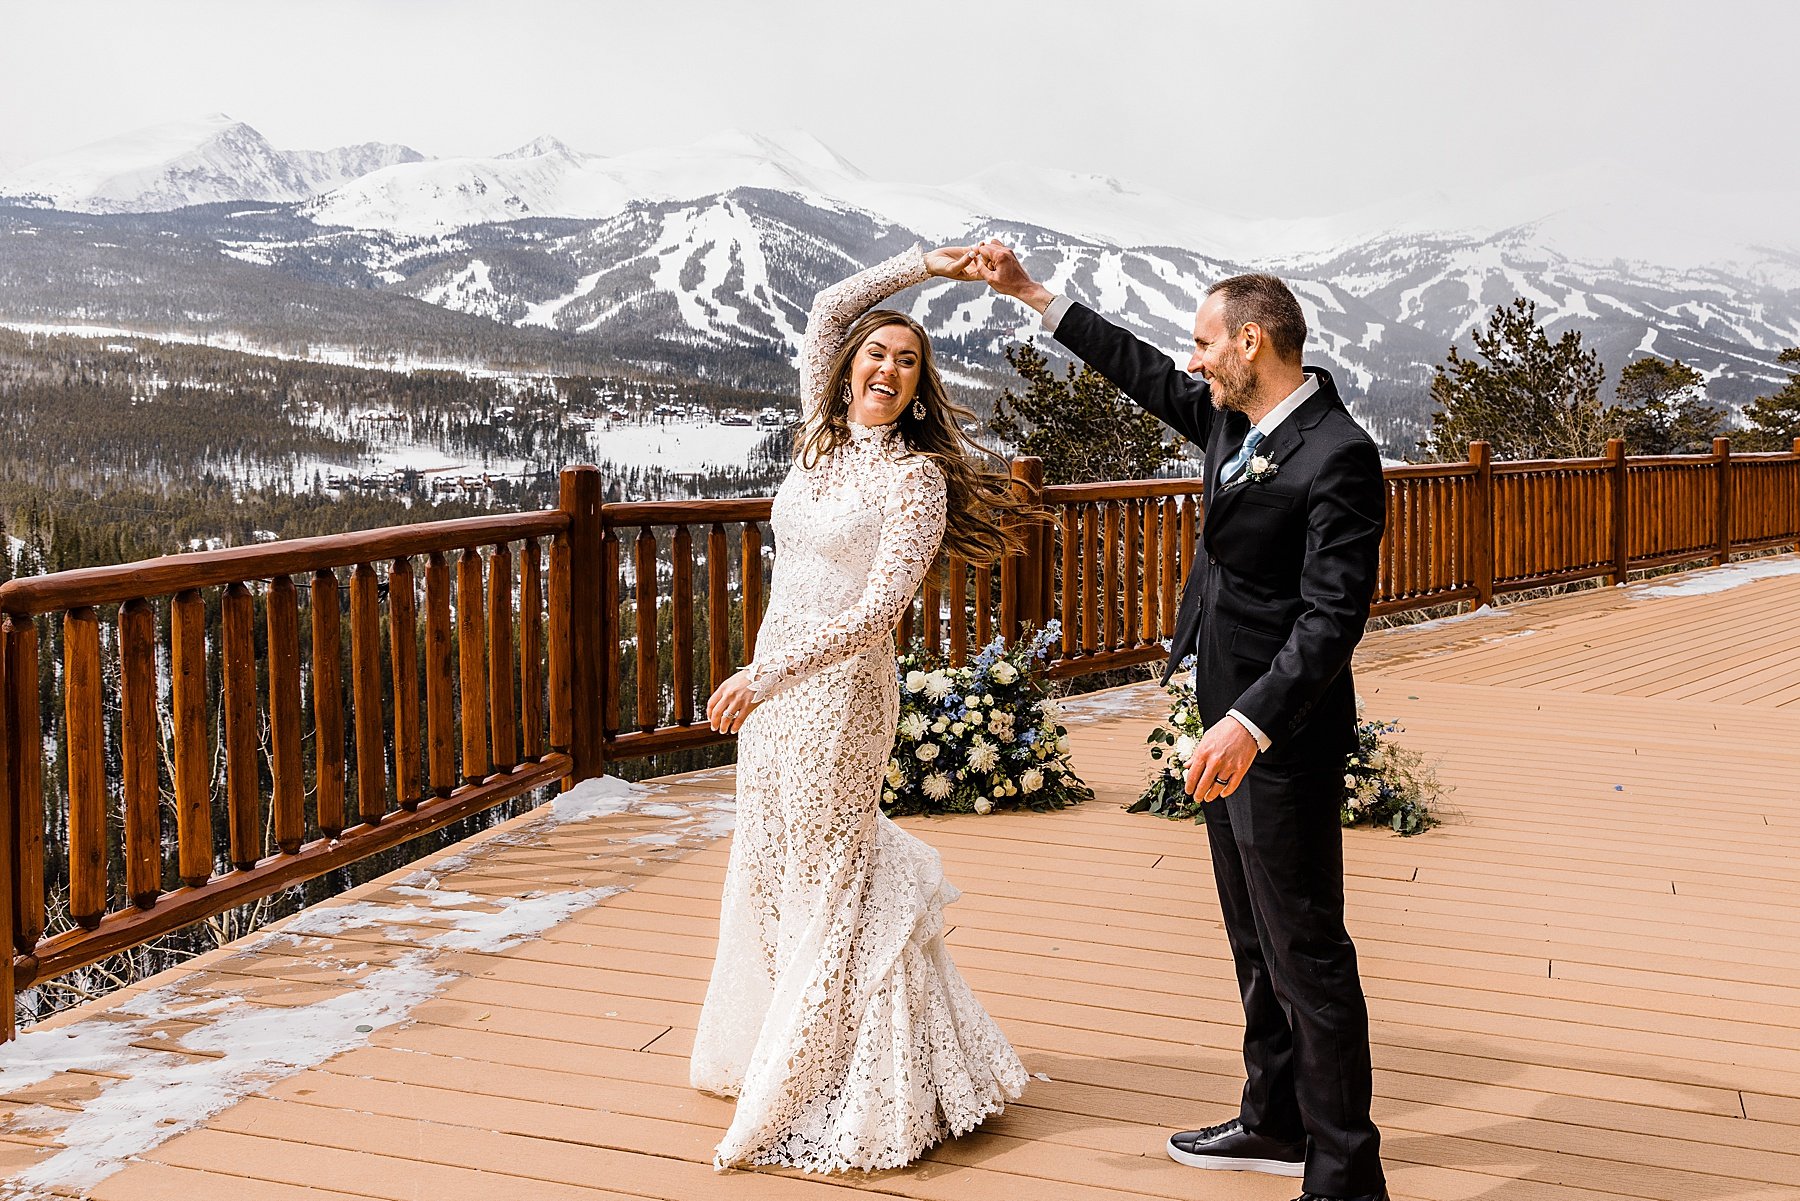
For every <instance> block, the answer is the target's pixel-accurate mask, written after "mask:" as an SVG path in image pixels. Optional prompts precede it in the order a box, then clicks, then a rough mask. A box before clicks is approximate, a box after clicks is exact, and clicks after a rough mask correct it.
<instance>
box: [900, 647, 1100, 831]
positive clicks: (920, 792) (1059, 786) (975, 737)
mask: <svg viewBox="0 0 1800 1201" xmlns="http://www.w3.org/2000/svg"><path fill="white" fill-rule="evenodd" d="M1061 636H1062V629H1061V626H1060V625H1059V624H1058V623H1057V622H1054V621H1053V622H1051V623H1050V624H1049V625H1048V626H1047V627H1045V628H1044V629H1043V630H1040V631H1039V632H1038V633H1037V634H1036V635H1035V636H1033V637H1032V638H1031V639H1029V640H1021V641H1020V642H1019V643H1018V644H1017V645H1015V646H1013V647H1011V648H1010V649H1009V648H1008V647H1007V646H1006V643H1005V640H1004V639H1000V638H996V639H994V641H992V642H990V643H988V645H987V646H985V647H983V648H982V649H981V653H980V654H978V655H976V656H975V658H974V659H972V660H971V661H970V662H969V663H968V664H966V665H965V666H962V667H951V666H949V665H948V664H947V663H946V662H945V661H944V659H943V658H942V657H941V656H939V655H937V654H934V653H931V652H928V651H926V650H924V649H923V648H922V647H921V646H919V645H918V644H916V643H915V644H914V645H913V646H912V647H911V648H909V649H908V650H907V652H906V653H905V654H904V655H901V656H900V657H899V658H898V659H897V660H896V666H897V667H898V669H899V672H900V728H899V730H898V732H897V734H896V737H895V739H894V754H893V757H892V758H891V759H889V760H888V766H887V779H886V781H885V783H884V786H883V788H882V791H881V807H882V809H883V811H885V812H886V813H888V814H889V815H890V816H894V817H898V816H900V815H902V814H907V813H991V812H993V811H994V810H995V809H1004V808H1023V809H1038V810H1044V809H1061V808H1063V807H1064V806H1066V805H1070V804H1073V803H1075V802H1077V801H1081V800H1085V799H1087V798H1089V797H1091V796H1093V795H1094V793H1093V790H1092V789H1090V788H1089V787H1088V786H1087V785H1086V784H1083V783H1082V782H1081V779H1080V777H1078V776H1076V774H1075V770H1074V768H1073V767H1072V766H1070V763H1069V738H1068V731H1067V730H1066V729H1064V728H1063V726H1062V725H1061V724H1060V723H1058V721H1057V709H1056V702H1055V701H1054V700H1053V699H1051V698H1050V696H1049V695H1048V694H1047V693H1046V690H1045V686H1044V663H1045V661H1046V660H1047V659H1048V657H1049V654H1050V647H1051V645H1052V644H1053V643H1055V642H1056V640H1057V639H1059V638H1060V637H1061Z"/></svg>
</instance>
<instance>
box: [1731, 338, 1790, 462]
mask: <svg viewBox="0 0 1800 1201" xmlns="http://www.w3.org/2000/svg"><path fill="white" fill-rule="evenodd" d="M1778 361H1779V362H1781V363H1784V364H1787V365H1788V366H1790V367H1794V368H1796V370H1793V371H1790V372H1789V373H1788V381H1787V383H1786V384H1783V385H1782V386H1781V388H1780V389H1779V390H1778V391H1776V392H1773V393H1771V394H1769V395H1768V396H1759V397H1757V398H1756V399H1755V400H1754V401H1752V402H1751V404H1750V407H1749V408H1747V409H1745V410H1744V424H1745V427H1746V428H1745V430H1744V435H1743V442H1744V444H1745V449H1747V450H1791V449H1793V446H1794V439H1795V438H1800V346H1790V347H1788V348H1787V349H1786V350H1784V351H1782V352H1781V357H1780V359H1779V360H1778Z"/></svg>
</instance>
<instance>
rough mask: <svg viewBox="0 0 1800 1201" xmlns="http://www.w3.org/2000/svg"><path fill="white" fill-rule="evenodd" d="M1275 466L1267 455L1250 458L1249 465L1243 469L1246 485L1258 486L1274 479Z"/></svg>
mask: <svg viewBox="0 0 1800 1201" xmlns="http://www.w3.org/2000/svg"><path fill="white" fill-rule="evenodd" d="M1275 469H1276V464H1275V463H1274V462H1273V461H1272V460H1270V458H1269V456H1267V455H1256V456H1254V457H1252V458H1251V460H1250V465H1249V466H1248V467H1246V468H1244V480H1245V482H1246V483H1251V484H1260V483H1263V482H1264V481H1265V480H1272V479H1274V478H1275Z"/></svg>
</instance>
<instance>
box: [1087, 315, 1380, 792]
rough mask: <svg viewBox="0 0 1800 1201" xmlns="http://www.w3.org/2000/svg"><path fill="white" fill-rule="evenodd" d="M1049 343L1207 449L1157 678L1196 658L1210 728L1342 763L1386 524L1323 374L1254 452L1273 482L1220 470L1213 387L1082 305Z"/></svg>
mask: <svg viewBox="0 0 1800 1201" xmlns="http://www.w3.org/2000/svg"><path fill="white" fill-rule="evenodd" d="M1055 337H1056V340H1057V341H1058V342H1060V343H1062V344H1063V345H1064V346H1066V347H1067V348H1068V349H1069V350H1071V351H1073V352H1074V353H1075V354H1076V355H1077V356H1079V357H1080V358H1081V359H1083V360H1084V361H1085V362H1087V363H1088V365H1089V366H1091V367H1093V368H1094V369H1095V370H1096V371H1098V372H1100V373H1101V374H1102V375H1104V376H1105V377H1106V378H1107V379H1109V380H1111V381H1112V382H1113V383H1114V384H1115V385H1116V386H1117V387H1118V388H1119V389H1120V390H1121V391H1123V392H1124V393H1125V394H1126V395H1127V396H1129V397H1131V399H1132V400H1134V401H1136V402H1137V403H1138V404H1140V405H1142V406H1143V407H1144V408H1145V409H1147V410H1149V411H1150V412H1151V413H1154V414H1155V415H1156V416H1157V417H1159V418H1161V419H1162V420H1163V421H1164V422H1165V423H1166V424H1168V425H1169V426H1171V427H1173V428H1174V429H1175V430H1176V431H1177V432H1179V433H1180V434H1181V435H1182V436H1183V437H1185V438H1187V439H1188V440H1189V441H1191V442H1193V443H1195V444H1196V445H1198V446H1203V447H1205V448H1206V478H1205V492H1204V500H1205V504H1206V515H1205V522H1204V524H1203V526H1202V528H1201V533H1200V545H1199V547H1198V548H1197V552H1198V553H1197V554H1196V555H1195V557H1194V568H1193V571H1192V573H1191V574H1190V575H1189V576H1188V582H1187V588H1186V590H1185V591H1184V592H1183V593H1182V597H1181V609H1180V612H1179V614H1178V615H1177V617H1176V621H1175V635H1174V639H1173V641H1172V642H1171V644H1170V655H1169V672H1168V674H1165V676H1164V682H1165V683H1166V682H1167V679H1168V675H1169V674H1173V673H1174V672H1175V670H1176V669H1177V668H1178V667H1179V666H1180V665H1181V662H1182V661H1183V660H1184V659H1186V658H1187V656H1188V655H1190V654H1191V655H1193V656H1194V689H1195V693H1196V698H1197V700H1198V702H1199V707H1200V715H1201V718H1202V719H1203V720H1204V721H1205V722H1206V724H1207V726H1208V727H1210V726H1212V725H1213V724H1214V723H1216V722H1218V721H1220V720H1221V719H1223V718H1224V717H1225V715H1226V713H1227V712H1229V711H1230V710H1232V709H1236V710H1237V711H1238V712H1240V713H1242V714H1243V715H1244V716H1246V717H1248V718H1249V719H1250V720H1251V721H1253V722H1255V723H1256V725H1257V726H1258V727H1259V728H1260V729H1261V730H1262V731H1263V733H1264V734H1266V735H1267V736H1268V737H1269V740H1270V742H1271V746H1270V749H1269V751H1268V752H1267V756H1266V757H1268V758H1271V759H1274V760H1276V761H1278V762H1279V761H1288V762H1293V761H1295V760H1300V761H1304V760H1306V759H1308V758H1313V757H1317V756H1320V755H1329V754H1335V753H1339V752H1342V753H1345V754H1348V753H1349V752H1350V751H1351V750H1353V749H1354V747H1355V744H1356V690H1355V686H1354V685H1353V683H1352V682H1351V678H1350V655H1351V652H1352V651H1353V650H1354V649H1355V648H1356V644H1357V642H1358V640H1360V639H1361V638H1362V635H1363V627H1364V625H1365V624H1366V622H1367V621H1368V617H1369V602H1370V598H1371V596H1372V595H1373V594H1374V590H1375V574H1376V564H1377V561H1378V554H1379V550H1380V546H1381V531H1382V526H1383V524H1384V522H1385V521H1386V511H1387V494H1386V486H1385V484H1384V483H1383V481H1382V475H1381V455H1380V454H1379V452H1377V450H1376V449H1375V443H1374V442H1373V440H1371V439H1370V437H1369V435H1368V434H1367V433H1365V432H1364V431H1363V428H1362V427H1361V426H1360V425H1358V424H1357V423H1356V421H1355V419H1354V418H1352V417H1351V416H1350V413H1349V410H1347V409H1346V408H1345V407H1344V404H1343V402H1342V401H1341V400H1340V399H1339V398H1338V393H1337V385H1336V384H1334V383H1333V382H1332V379H1331V375H1330V373H1328V372H1326V371H1324V370H1322V369H1321V368H1317V367H1308V368H1307V369H1306V370H1307V372H1308V373H1309V374H1312V375H1315V376H1317V377H1318V380H1319V389H1318V391H1317V392H1315V393H1314V394H1313V395H1312V396H1311V397H1309V398H1308V399H1307V400H1306V401H1305V402H1304V403H1302V404H1301V406H1300V407H1299V408H1298V409H1297V410H1295V411H1294V412H1293V413H1291V414H1290V415H1289V416H1288V418H1287V420H1286V421H1284V422H1282V424H1281V425H1280V426H1279V427H1278V428H1277V429H1276V430H1275V432H1274V433H1273V434H1271V435H1269V437H1268V438H1267V439H1266V440H1265V441H1264V442H1263V444H1262V446H1261V447H1260V448H1259V453H1260V454H1262V455H1264V456H1266V457H1267V458H1269V459H1270V460H1271V461H1272V462H1273V463H1274V464H1275V465H1276V471H1275V474H1274V475H1273V476H1272V477H1269V478H1266V479H1264V480H1262V481H1261V482H1252V481H1249V480H1248V479H1246V477H1245V475H1242V474H1240V475H1239V476H1238V477H1237V479H1236V481H1235V482H1233V483H1232V484H1231V485H1229V486H1227V487H1223V488H1222V487H1220V483H1219V471H1220V468H1221V467H1222V466H1223V465H1224V463H1225V462H1226V460H1228V459H1230V458H1231V457H1232V456H1233V455H1235V454H1236V453H1237V451H1238V448H1239V447H1241V446H1242V445H1243V442H1244V435H1245V434H1246V433H1248V432H1249V430H1250V421H1249V419H1248V418H1246V417H1245V416H1244V415H1243V414H1242V413H1238V412H1235V411H1220V410H1216V409H1214V408H1213V405H1212V389H1211V387H1210V386H1209V385H1207V384H1206V383H1205V382H1204V381H1202V380H1199V379H1196V378H1194V377H1193V376H1190V375H1188V374H1187V373H1186V372H1184V371H1181V370H1179V369H1178V368H1177V367H1176V366H1175V364H1174V363H1173V362H1171V361H1170V359H1169V357H1168V355H1166V354H1164V353H1163V352H1162V351H1160V350H1157V349H1156V348H1155V347H1153V346H1150V345H1149V344H1147V343H1145V342H1142V341H1140V340H1139V339H1138V338H1136V337H1134V336H1133V335H1132V334H1130V333H1128V332H1126V331H1125V330H1123V329H1120V328H1119V327H1118V326H1116V325H1114V324H1112V323H1111V322H1109V321H1107V320H1106V319H1105V318H1103V317H1101V316H1099V315H1098V314H1096V313H1095V312H1094V311H1093V310H1091V309H1089V308H1086V307H1085V306H1083V305H1079V304H1076V305H1072V306H1071V307H1070V308H1069V309H1068V311H1067V312H1065V313H1064V314H1063V316H1062V319H1061V321H1059V322H1058V324H1057V327H1056V334H1055Z"/></svg>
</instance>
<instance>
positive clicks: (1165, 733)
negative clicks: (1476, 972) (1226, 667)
mask: <svg viewBox="0 0 1800 1201" xmlns="http://www.w3.org/2000/svg"><path fill="white" fill-rule="evenodd" d="M1191 665H1192V661H1191V660H1190V661H1189V662H1188V663H1185V664H1183V666H1184V667H1187V666H1191ZM1168 692H1169V698H1170V703H1169V716H1168V719H1167V721H1166V722H1165V723H1164V724H1163V725H1160V726H1157V727H1156V728H1155V729H1153V730H1151V731H1150V733H1149V735H1148V736H1147V737H1146V738H1145V739H1144V742H1145V744H1146V745H1148V746H1149V748H1150V758H1151V760H1152V762H1153V763H1154V767H1153V768H1152V770H1151V773H1150V780H1149V783H1147V784H1145V785H1144V791H1143V795H1141V796H1139V797H1138V799H1137V801H1136V802H1134V803H1133V804H1132V805H1131V807H1130V812H1132V813H1154V814H1156V815H1157V816H1159V817H1168V818H1189V817H1191V818H1193V819H1194V820H1195V821H1197V822H1203V821H1205V820H1206V810H1205V807H1204V806H1202V805H1199V804H1196V803H1195V802H1194V798H1193V797H1191V796H1189V795H1188V794H1187V793H1186V791H1184V790H1183V788H1182V784H1183V781H1184V779H1185V777H1186V775H1187V768H1188V761H1189V760H1190V759H1191V758H1192V757H1193V754H1194V748H1195V747H1196V746H1198V745H1199V743H1200V736H1201V735H1202V734H1203V733H1205V732H1206V731H1205V726H1204V725H1203V723H1202V722H1201V720H1200V711H1199V709H1198V707H1197V706H1196V704H1195V701H1194V686H1193V684H1192V683H1191V682H1186V681H1171V682H1170V684H1169V686H1168ZM1399 732H1400V726H1399V725H1398V724H1397V723H1394V722H1379V721H1369V720H1359V721H1358V722H1357V723H1356V753H1355V754H1354V755H1352V756H1351V757H1350V759H1349V761H1348V763H1347V764H1346V765H1345V772H1344V795H1343V798H1342V800H1341V802H1340V804H1339V813H1338V816H1339V819H1340V820H1341V821H1342V822H1343V824H1344V825H1346V826H1356V825H1370V826H1387V827H1388V828H1389V829H1391V830H1393V831H1394V832H1395V833H1396V834H1400V835H1411V834H1420V833H1423V832H1424V831H1426V830H1429V829H1430V828H1431V827H1432V826H1435V825H1437V824H1438V820H1439V819H1438V815H1437V803H1438V801H1439V799H1440V798H1441V797H1442V796H1443V792H1444V787H1443V785H1442V784H1441V783H1439V782H1438V778H1437V773H1436V772H1434V771H1433V770H1432V769H1431V765H1430V764H1428V763H1426V762H1425V759H1424V756H1422V755H1420V754H1419V752H1417V751H1415V750H1412V749H1410V748H1408V747H1404V746H1401V745H1400V744H1399V743H1397V742H1392V741H1389V736H1390V735H1393V734H1397V733H1399Z"/></svg>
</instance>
